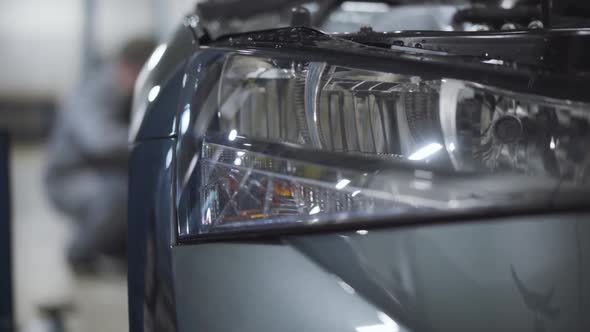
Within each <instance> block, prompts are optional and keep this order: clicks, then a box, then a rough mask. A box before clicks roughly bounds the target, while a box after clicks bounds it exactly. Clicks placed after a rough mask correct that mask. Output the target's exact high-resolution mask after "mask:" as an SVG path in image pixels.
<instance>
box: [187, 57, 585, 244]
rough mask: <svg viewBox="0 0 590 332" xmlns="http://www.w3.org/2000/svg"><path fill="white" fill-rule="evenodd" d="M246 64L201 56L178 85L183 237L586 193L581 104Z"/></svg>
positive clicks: (303, 65) (465, 86)
mask: <svg viewBox="0 0 590 332" xmlns="http://www.w3.org/2000/svg"><path fill="white" fill-rule="evenodd" d="M250 53H251V52H234V51H227V50H226V51H223V50H215V49H206V50H202V51H201V52H200V53H199V55H197V57H196V61H194V62H193V63H197V64H198V65H195V66H194V68H192V69H191V70H192V72H191V71H190V70H189V73H188V76H187V78H186V79H185V85H186V86H187V88H186V92H185V95H184V100H185V101H186V103H185V104H184V105H183V106H182V107H183V109H182V110H181V112H180V116H179V123H178V126H179V129H180V139H179V144H178V150H177V160H178V165H177V169H178V208H179V209H178V220H179V224H178V234H179V237H180V238H181V239H185V238H192V237H195V236H197V237H208V236H226V235H228V234H234V233H243V232H254V231H256V232H258V231H265V230H266V231H268V230H284V229H297V228H298V227H309V228H314V227H322V226H326V225H342V224H347V223H355V222H364V223H365V224H368V223H371V222H376V221H374V220H377V219H382V218H384V217H385V218H389V219H392V218H391V217H400V218H401V217H408V216H424V215H441V214H449V213H462V212H469V211H481V210H482V209H502V208H519V207H524V206H531V205H534V206H536V205H540V206H546V205H548V204H557V203H556V198H555V197H556V194H557V193H563V195H566V194H567V193H569V191H568V190H570V189H572V188H576V189H579V188H583V187H584V186H585V185H586V184H587V182H588V169H589V167H588V165H589V164H590V162H589V161H590V159H589V158H588V157H589V154H588V153H587V152H586V150H587V149H586V147H585V146H586V142H588V140H587V139H588V138H589V137H588V135H589V133H590V132H589V128H590V127H589V124H590V117H589V115H588V111H589V107H588V105H587V104H582V103H574V102H570V101H563V100H556V99H550V98H545V97H540V96H533V95H524V94H518V93H513V92H510V91H506V90H502V89H498V88H492V87H489V86H483V85H480V84H476V83H473V82H467V81H463V80H457V79H446V78H444V77H430V78H424V77H421V76H412V75H407V74H399V73H395V72H381V71H375V70H370V69H365V68H363V66H361V65H359V64H354V63H349V64H345V63H342V62H340V61H335V63H332V62H331V61H326V60H325V59H323V58H321V57H318V59H317V61H316V60H315V59H314V56H313V55H310V56H307V58H306V59H304V60H299V59H298V58H297V57H295V56H288V55H285V52H282V53H278V52H277V53H274V54H272V52H271V53H268V54H264V55H257V54H250ZM560 202H561V203H564V202H571V201H567V200H560ZM561 203H560V204H561ZM393 219H395V218H393Z"/></svg>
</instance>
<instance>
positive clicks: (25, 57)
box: [0, 0, 194, 98]
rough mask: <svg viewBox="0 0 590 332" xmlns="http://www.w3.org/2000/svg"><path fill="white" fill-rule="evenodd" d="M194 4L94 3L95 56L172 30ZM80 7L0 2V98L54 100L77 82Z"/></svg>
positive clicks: (79, 3)
mask: <svg viewBox="0 0 590 332" xmlns="http://www.w3.org/2000/svg"><path fill="white" fill-rule="evenodd" d="M193 2H194V1H192V0H124V1H120V0H97V1H96V11H95V13H94V14H95V22H96V25H95V29H96V32H97V34H96V36H95V40H96V47H97V50H98V52H99V53H100V54H101V55H103V56H104V55H110V54H112V53H113V52H114V51H115V50H116V49H117V48H118V47H119V46H120V45H121V44H122V43H123V42H124V41H125V40H127V39H128V38H130V37H133V36H138V35H153V34H154V33H155V34H157V35H161V34H165V33H166V32H169V31H171V30H172V29H173V27H174V25H175V24H176V23H177V22H178V20H179V19H180V18H181V17H182V15H183V14H184V13H186V12H187V11H188V10H189V9H190V8H191V7H192V6H193ZM83 4H84V0H51V1H39V0H2V1H0V97H3V98H7V97H10V98H52V97H55V96H58V97H59V96H61V95H62V94H63V92H64V91H65V90H66V89H67V88H68V87H69V86H71V85H72V84H73V83H74V82H75V81H76V79H77V78H78V77H79V73H80V72H81V68H80V66H81V63H82V61H81V55H82V35H83V23H84V7H83ZM154 8H157V9H156V10H154ZM155 13H156V14H155Z"/></svg>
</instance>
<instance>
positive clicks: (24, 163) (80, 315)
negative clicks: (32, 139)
mask: <svg viewBox="0 0 590 332" xmlns="http://www.w3.org/2000/svg"><path fill="white" fill-rule="evenodd" d="M11 152H12V153H11V157H12V161H11V172H12V174H11V180H12V188H11V189H12V199H13V201H12V207H13V259H14V266H13V278H14V296H15V302H16V303H15V305H16V321H17V326H18V327H19V328H20V331H23V332H27V331H40V332H41V331H42V329H41V328H40V327H39V326H41V325H43V324H41V323H40V321H39V313H38V310H37V307H38V306H39V305H54V304H65V303H71V304H72V305H73V306H74V311H73V313H72V314H70V315H68V317H67V320H66V323H67V324H66V325H67V326H68V332H76V331H83V332H94V331H96V332H99V331H101V332H103V331H113V332H116V331H127V329H128V328H127V285H126V280H125V276H122V275H110V276H105V277H101V278H85V279H81V278H76V277H75V276H73V275H72V274H71V273H70V271H69V270H68V267H67V265H66V264H65V258H64V255H63V253H64V247H65V245H66V243H67V239H68V237H69V226H70V225H71V222H70V221H69V220H67V218H65V217H64V216H61V215H60V214H59V213H58V212H56V211H55V210H53V209H52V208H51V206H50V205H49V202H48V201H47V199H46V196H45V188H44V187H43V182H42V174H43V166H44V159H45V158H44V151H43V147H42V146H40V145H38V144H22V143H20V144H14V145H13V147H12V151H11Z"/></svg>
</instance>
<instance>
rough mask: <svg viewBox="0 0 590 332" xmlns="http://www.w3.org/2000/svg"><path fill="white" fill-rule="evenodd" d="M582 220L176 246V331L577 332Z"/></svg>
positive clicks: (586, 313)
mask: <svg viewBox="0 0 590 332" xmlns="http://www.w3.org/2000/svg"><path fill="white" fill-rule="evenodd" d="M588 218H589V215H588V214H569V215H555V216H534V217H514V218H510V219H509V220H505V219H504V220H489V221H485V222H474V223H458V224H444V225H431V226H423V227H412V228H391V229H379V230H360V231H358V232H347V233H339V234H325V235H305V236H294V237H285V238H282V240H281V241H280V243H276V244H268V245H265V244H255V243H228V242H215V243H204V244H195V245H186V246H179V247H175V248H174V249H173V250H172V256H173V262H174V284H175V287H176V307H177V319H178V329H179V331H199V330H202V331H238V330H239V331H244V332H250V331H252V332H253V331H366V330H364V329H363V328H366V327H373V328H375V330H374V331H394V330H395V328H393V327H392V326H391V325H387V323H386V321H387V319H388V318H391V319H392V320H393V321H394V322H395V324H396V326H397V327H398V328H399V330H400V331H404V330H409V331H467V330H476V331H586V330H588V328H589V327H590V325H589V320H588V318H587V317H590V305H589V304H590V303H589V299H590V297H589V295H590V287H588V285H587V283H586V280H587V278H586V277H587V276H588V275H589V273H590V241H588V240H587V239H588V238H589V235H590V224H588V223H587V222H586V221H587V220H588ZM383 315H385V317H388V318H386V319H385V320H380V319H382V318H383V317H384V316H383ZM369 330H370V328H369Z"/></svg>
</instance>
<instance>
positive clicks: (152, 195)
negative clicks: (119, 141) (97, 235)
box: [128, 138, 176, 332]
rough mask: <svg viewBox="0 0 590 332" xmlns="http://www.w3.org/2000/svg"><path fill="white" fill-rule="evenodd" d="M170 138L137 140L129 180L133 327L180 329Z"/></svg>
mask: <svg viewBox="0 0 590 332" xmlns="http://www.w3.org/2000/svg"><path fill="white" fill-rule="evenodd" d="M174 144H175V140H174V139H172V138H168V139H160V140H149V141H144V142H140V143H137V144H136V145H135V146H134V147H133V149H132V152H131V159H130V178H129V218H128V220H129V232H128V237H129V240H128V243H129V245H128V261H129V271H128V278H129V290H128V291H129V330H130V331H134V332H135V331H176V319H175V307H174V290H173V283H172V261H171V255H170V246H171V237H172V236H171V234H173V233H172V230H171V225H173V224H174V209H173V203H172V202H173V198H172V197H173V191H172V176H173V173H174V172H173V162H174Z"/></svg>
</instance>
